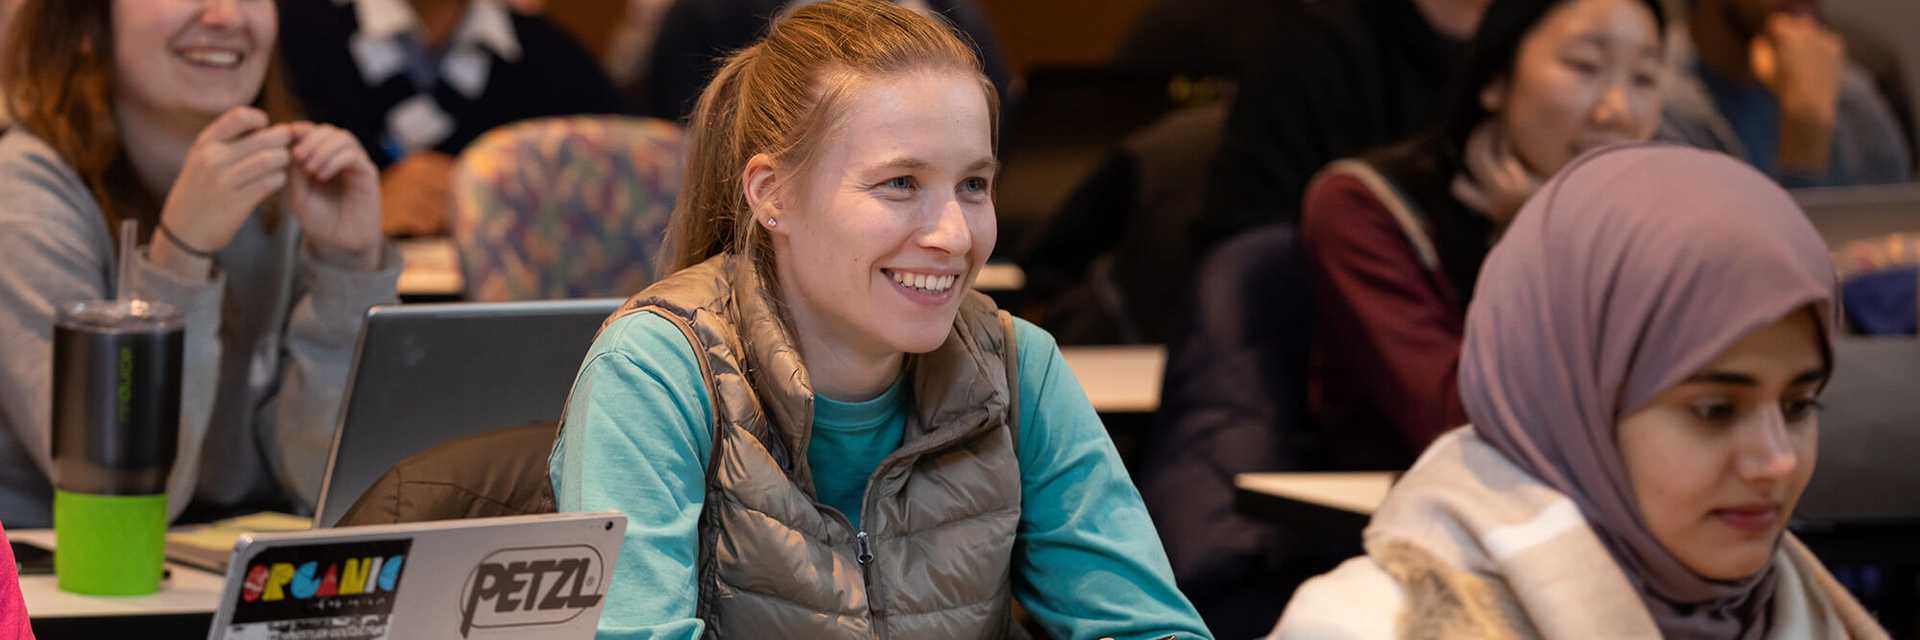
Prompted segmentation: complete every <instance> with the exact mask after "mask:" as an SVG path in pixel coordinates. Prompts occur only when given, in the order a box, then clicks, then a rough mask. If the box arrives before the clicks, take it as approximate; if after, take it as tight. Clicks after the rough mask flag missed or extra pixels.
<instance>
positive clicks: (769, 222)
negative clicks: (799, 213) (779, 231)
mask: <svg viewBox="0 0 1920 640" xmlns="http://www.w3.org/2000/svg"><path fill="white" fill-rule="evenodd" d="M760 223H761V224H764V225H767V228H769V229H771V228H773V227H778V226H780V221H779V220H775V219H773V218H767V219H765V220H761V221H760Z"/></svg>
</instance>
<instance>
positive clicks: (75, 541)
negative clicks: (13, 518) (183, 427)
mask: <svg viewBox="0 0 1920 640" xmlns="http://www.w3.org/2000/svg"><path fill="white" fill-rule="evenodd" d="M53 338H54V339H53V443H52V444H53V488H54V494H53V532H54V537H55V540H54V546H55V547H56V548H55V549H54V554H53V571H54V574H55V575H56V576H58V581H59V584H60V589H61V590H64V591H71V592H74V593H83V594H90V595H140V594H146V593H153V592H154V591H156V590H158V589H159V588H160V573H161V561H162V558H164V554H165V551H166V530H167V496H166V492H167V479H168V476H169V475H171V473H170V472H171V471H172V468H173V462H174V457H175V453H176V449H177V448H178V447H177V445H178V439H179V434H180V367H181V362H182V354H183V351H184V346H183V345H184V343H185V337H184V331H183V330H182V322H181V316H180V314H179V313H178V312H177V311H176V310H175V309H174V308H173V307H170V306H168V305H164V304H160V303H154V302H147V301H143V300H126V301H122V300H94V301H87V302H78V303H73V304H69V305H64V306H62V307H61V308H60V309H59V315H58V317H57V318H56V320H55V322H54V332H53Z"/></svg>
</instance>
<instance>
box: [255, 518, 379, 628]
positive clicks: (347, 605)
mask: <svg viewBox="0 0 1920 640" xmlns="http://www.w3.org/2000/svg"><path fill="white" fill-rule="evenodd" d="M412 546H413V540H412V539H411V538H403V539H398V540H375V541H368V542H343V543H330V544H313V545H291V546H284V547H273V548H270V549H267V550H265V551H262V552H260V553H259V554H258V555H255V556H253V558H252V559H249V560H248V561H247V570H246V572H245V573H242V574H241V576H242V580H244V582H242V583H241V587H240V595H239V601H238V602H236V603H234V609H233V620H232V622H231V623H230V624H229V626H228V629H227V637H228V638H234V639H236V640H322V639H324V640H385V639H386V638H387V637H388V636H387V630H388V626H389V624H390V620H389V618H390V616H392V614H393V602H394V598H395V594H396V592H398V591H399V590H400V578H401V574H402V573H404V572H405V571H406V569H407V553H408V551H409V550H411V548H412Z"/></svg>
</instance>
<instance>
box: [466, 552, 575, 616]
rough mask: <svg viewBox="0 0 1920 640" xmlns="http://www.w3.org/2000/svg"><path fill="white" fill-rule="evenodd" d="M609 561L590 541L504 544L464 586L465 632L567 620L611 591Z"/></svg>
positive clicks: (481, 562) (468, 575)
mask: <svg viewBox="0 0 1920 640" xmlns="http://www.w3.org/2000/svg"><path fill="white" fill-rule="evenodd" d="M606 586H607V562H606V559H605V558H602V557H601V556H600V551H599V550H598V549H594V548H593V547H591V546H587V545H561V546H552V547H520V548H514V549H501V550H499V551H495V552H493V553H491V554H487V557H485V558H482V559H481V560H480V564H478V565H476V566H475V567H474V568H473V571H471V572H469V573H468V574H467V581H466V586H465V587H464V588H462V589H461V590H460V601H459V606H460V629H459V631H460V637H462V638H467V637H472V636H470V634H473V633H474V632H475V631H476V630H486V629H519V630H524V629H525V628H526V627H538V626H554V625H564V624H567V623H569V622H572V621H573V619H574V618H578V617H580V614H582V613H586V612H587V611H591V610H593V608H594V607H595V606H598V605H599V604H600V599H601V597H602V596H604V595H606Z"/></svg>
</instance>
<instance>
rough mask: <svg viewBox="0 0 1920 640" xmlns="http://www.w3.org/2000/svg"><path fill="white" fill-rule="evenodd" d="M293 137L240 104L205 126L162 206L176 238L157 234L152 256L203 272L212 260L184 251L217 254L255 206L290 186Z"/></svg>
mask: <svg viewBox="0 0 1920 640" xmlns="http://www.w3.org/2000/svg"><path fill="white" fill-rule="evenodd" d="M293 137H294V132H293V129H292V128H291V127H289V126H287V125H277V126H268V121H267V114H266V113H265V112H263V111H261V110H259V109H255V108H253V107H235V108H234V109H232V110H230V111H227V112H226V113H224V114H221V115H220V117H219V118H217V119H215V120H214V121H213V124H210V125H207V128H205V129H202V130H201V131H200V136H199V137H198V138H196V139H194V142H193V146H192V147H191V148H189V149H188V150H187V158H186V161H185V162H184V163H182V165H181V167H180V175H179V177H177V178H175V179H174V181H173V188H172V189H171V190H169V191H167V200H166V203H165V204H163V205H162V206H161V209H160V224H163V225H166V227H167V231H169V232H171V233H172V235H173V236H174V237H175V238H177V240H172V241H169V240H164V239H159V238H160V237H159V236H158V235H156V240H155V241H154V242H153V243H151V245H150V246H151V249H150V251H151V253H150V254H149V257H150V258H151V259H152V260H153V261H154V262H155V263H156V264H158V265H160V266H161V267H163V268H166V269H169V270H172V271H175V272H176V273H181V274H183V275H189V274H198V275H200V276H204V275H205V273H206V271H207V268H208V264H209V263H208V261H207V260H205V259H202V258H197V257H195V256H193V255H191V253H190V252H189V251H186V250H184V249H191V250H192V251H199V252H206V253H214V252H217V251H219V250H221V249H225V248H226V247H227V244H228V243H230V242H232V241H233V236H234V234H236V233H238V232H239V231H240V227H241V226H242V225H244V224H246V222H247V218H248V217H249V216H252V215H253V211H254V209H255V208H258V207H259V206H260V203H261V202H262V201H264V200H266V199H267V196H270V195H273V193H274V192H275V191H279V190H280V188H281V187H282V186H283V185H285V184H286V182H287V164H288V162H289V161H290V157H289V154H288V150H287V146H288V145H289V144H290V143H291V142H292V140H293ZM176 243H179V244H185V245H187V246H186V247H184V248H183V247H179V246H176Z"/></svg>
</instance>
